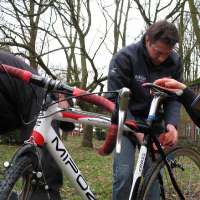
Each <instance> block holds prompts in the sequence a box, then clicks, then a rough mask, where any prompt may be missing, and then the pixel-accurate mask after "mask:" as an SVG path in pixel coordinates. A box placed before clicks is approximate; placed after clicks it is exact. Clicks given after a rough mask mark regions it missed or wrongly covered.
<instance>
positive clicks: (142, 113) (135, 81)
mask: <svg viewBox="0 0 200 200" xmlns="http://www.w3.org/2000/svg"><path fill="white" fill-rule="evenodd" d="M177 42H178V31H177V29H176V27H175V26H174V25H173V24H171V23H169V22H167V21H159V22H157V23H155V24H153V25H151V26H150V27H149V28H148V29H147V31H146V33H145V35H144V36H143V37H142V39H141V41H139V42H138V43H135V44H131V45H129V46H127V47H125V48H123V49H121V50H120V51H119V52H118V53H117V54H116V55H114V56H113V58H112V60H111V62H110V67H109V74H108V90H109V91H110V90H111V91H112V90H118V89H120V88H122V87H127V88H129V89H130V90H131V92H132V97H131V99H130V102H129V107H128V118H130V119H131V118H132V119H136V120H145V119H146V117H147V115H148V112H149V108H150V102H151V100H152V97H151V95H150V92H149V90H148V89H146V88H144V87H142V84H143V83H145V82H153V81H154V80H156V79H158V78H161V77H169V76H170V77H173V78H174V79H177V80H181V71H182V67H181V63H180V59H179V56H178V55H177V54H176V53H175V52H174V51H173V49H174V47H175V44H176V43H177ZM163 109H164V117H163V119H164V126H162V123H163V122H162V120H161V119H158V120H157V126H155V130H154V132H155V131H156V132H157V134H160V133H161V132H163V131H164V129H166V132H165V133H164V134H165V136H166V138H167V141H168V145H174V144H175V143H176V141H177V137H178V136H177V135H178V133H177V129H176V126H177V123H178V119H179V110H180V104H179V103H178V102H176V101H174V100H170V101H168V102H166V103H165V104H164V107H163ZM135 148H136V142H134V141H133V142H131V141H130V140H129V138H128V136H123V138H122V151H121V153H120V154H116V153H114V163H113V197H112V198H113V200H127V199H128V197H129V192H130V187H131V181H132V173H133V166H134V158H133V157H134V153H135ZM132 158H133V159H132ZM145 168H148V166H147V165H146V166H145ZM152 195H153V196H151V198H150V199H154V200H156V199H159V194H158V192H157V194H156V193H155V194H154V193H153V192H152Z"/></svg>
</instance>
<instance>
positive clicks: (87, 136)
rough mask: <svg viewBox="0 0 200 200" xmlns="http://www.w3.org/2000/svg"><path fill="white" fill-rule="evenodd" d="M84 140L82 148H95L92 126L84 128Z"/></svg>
mask: <svg viewBox="0 0 200 200" xmlns="http://www.w3.org/2000/svg"><path fill="white" fill-rule="evenodd" d="M83 134H84V135H83V139H82V146H83V147H90V148H93V144H92V138H93V127H92V126H85V127H84V128H83Z"/></svg>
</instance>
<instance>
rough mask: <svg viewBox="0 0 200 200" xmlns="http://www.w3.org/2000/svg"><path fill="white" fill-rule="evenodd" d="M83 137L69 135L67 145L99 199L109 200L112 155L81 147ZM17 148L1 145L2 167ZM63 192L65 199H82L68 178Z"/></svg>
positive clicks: (97, 142) (98, 142)
mask: <svg viewBox="0 0 200 200" xmlns="http://www.w3.org/2000/svg"><path fill="white" fill-rule="evenodd" d="M81 139H82V138H81V137H79V136H76V137H72V136H69V137H68V139H67V141H65V144H66V145H65V146H66V147H67V150H68V151H69V153H70V155H71V156H72V158H73V160H74V161H75V163H76V165H77V166H78V168H79V170H80V171H81V173H82V175H83V177H84V178H85V179H86V181H87V183H88V184H89V185H90V187H91V189H92V191H93V192H94V193H95V194H96V197H97V199H99V200H109V199H111V190H112V156H111V155H109V156H106V157H102V156H99V155H98V154H97V153H96V152H95V151H94V150H93V149H91V148H85V147H81ZM93 143H94V145H95V146H99V145H100V144H101V142H100V141H98V140H95V139H94V141H93ZM16 149H17V146H13V145H0V152H1V153H0V168H3V162H4V161H6V160H9V159H10V158H11V156H12V155H13V153H14V151H15V150H16ZM52 173H53V172H52ZM61 194H62V197H63V199H68V200H80V199H81V198H80V197H79V196H78V195H77V192H76V191H75V189H73V187H72V186H71V184H70V183H69V181H68V180H67V179H66V178H65V179H64V186H63V188H62V189H61Z"/></svg>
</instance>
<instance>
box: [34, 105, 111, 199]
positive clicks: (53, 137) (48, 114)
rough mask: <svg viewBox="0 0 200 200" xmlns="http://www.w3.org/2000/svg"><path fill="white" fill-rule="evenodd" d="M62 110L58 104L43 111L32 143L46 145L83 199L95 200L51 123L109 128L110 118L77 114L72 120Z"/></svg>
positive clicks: (35, 128)
mask: <svg viewBox="0 0 200 200" xmlns="http://www.w3.org/2000/svg"><path fill="white" fill-rule="evenodd" d="M61 110H63V109H60V108H59V107H58V104H57V103H56V104H53V105H51V106H50V107H48V109H47V110H45V111H44V110H42V111H41V112H40V113H39V116H38V119H37V122H36V125H35V127H34V129H33V132H32V135H31V140H30V141H33V143H35V144H36V145H39V146H43V145H44V144H46V146H47V149H48V151H49V153H50V154H51V155H52V157H53V158H54V159H55V161H56V163H57V164H58V165H59V167H60V169H61V170H62V172H63V173H64V174H65V175H66V176H67V178H68V179H69V180H70V182H71V183H72V184H73V186H74V188H75V189H76V190H77V191H78V193H79V195H80V196H81V198H82V199H84V200H94V199H96V198H95V195H94V194H93V193H92V191H91V189H90V186H89V185H88V184H87V182H86V181H85V179H84V177H83V176H82V174H81V172H80V170H79V169H78V167H77V165H76V164H75V162H74V161H73V159H72V157H71V156H70V154H69V152H68V151H67V149H66V148H65V146H64V144H63V142H62V141H61V140H60V138H59V137H58V135H57V134H56V132H55V131H54V129H53V128H52V126H51V123H52V121H53V120H60V121H68V122H69V121H71V122H79V123H83V124H91V125H98V126H104V127H109V125H110V120H109V118H105V119H100V118H95V117H80V118H79V117H78V115H77V114H75V115H76V116H74V119H72V118H71V117H67V116H68V114H67V112H62V111H61ZM59 111H60V112H59ZM53 113H55V114H53ZM52 114H53V115H52ZM72 115H73V114H72Z"/></svg>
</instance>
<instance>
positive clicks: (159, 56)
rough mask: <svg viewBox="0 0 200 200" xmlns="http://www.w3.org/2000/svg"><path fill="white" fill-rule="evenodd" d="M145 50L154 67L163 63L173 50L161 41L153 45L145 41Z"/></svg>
mask: <svg viewBox="0 0 200 200" xmlns="http://www.w3.org/2000/svg"><path fill="white" fill-rule="evenodd" d="M146 48H147V51H148V54H149V57H150V59H151V60H152V62H153V63H154V64H155V65H159V64H161V63H163V62H164V61H165V60H166V59H167V58H168V56H169V54H170V53H171V52H172V50H173V47H169V46H168V45H167V44H165V43H163V42H162V41H159V40H158V41H156V42H154V43H153V42H151V41H150V40H149V39H146Z"/></svg>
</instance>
